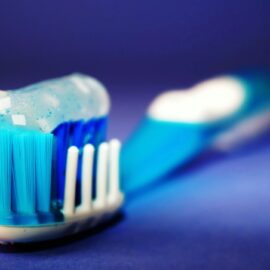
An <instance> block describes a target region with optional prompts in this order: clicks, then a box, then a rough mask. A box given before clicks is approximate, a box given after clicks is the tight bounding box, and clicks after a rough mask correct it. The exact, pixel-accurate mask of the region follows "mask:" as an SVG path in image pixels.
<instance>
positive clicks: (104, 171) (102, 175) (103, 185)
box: [96, 143, 109, 207]
mask: <svg viewBox="0 0 270 270" xmlns="http://www.w3.org/2000/svg"><path fill="white" fill-rule="evenodd" d="M108 152H109V146H108V143H102V144H100V146H99V149H98V159H97V160H98V161H97V196H96V206H97V207H104V206H105V205H106V194H107V179H108Z"/></svg>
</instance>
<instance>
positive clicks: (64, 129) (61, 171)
mask: <svg viewBox="0 0 270 270" xmlns="http://www.w3.org/2000/svg"><path fill="white" fill-rule="evenodd" d="M70 128H71V123H70V122H66V123H63V124H61V125H59V126H58V127H57V128H56V129H55V130H54V131H53V134H54V135H55V137H56V166H55V170H56V172H55V174H54V177H55V178H56V179H55V181H56V183H57V187H56V189H57V199H58V200H59V201H60V202H63V199H64V188H65V170H66V157H67V149H68V147H69V142H70V136H69V135H70Z"/></svg>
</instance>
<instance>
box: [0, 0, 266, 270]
mask: <svg viewBox="0 0 270 270" xmlns="http://www.w3.org/2000/svg"><path fill="white" fill-rule="evenodd" d="M269 13H270V2H269V1H268V0H254V1H251V0H246V1H243V0H238V1H237V0H234V1H233V0H226V1H221V0H220V1H218V0H205V1H199V0H198V1H196V0H193V1H192V0H181V1H176V0H175V1H174V0H172V1H165V0H164V1H162V0H156V1H154V0H144V1H142V0H137V1H127V0H126V1H124V0H115V1H108V0H107V1H105V0H99V1H90V0H88V1H87V0H76V1H75V0H74V1H67V0H66V1H64V0H59V1H48V0H46V1H45V0H40V1H34V0H24V1H15V0H8V1H0V88H2V89H10V88H16V87H19V86H24V85H26V84H30V83H33V82H35V81H38V80H42V79H46V78H50V77H57V76H61V75H64V74H67V73H71V72H75V71H80V72H84V73H87V74H91V75H93V76H96V77H97V78H99V79H100V80H101V81H102V82H104V84H105V85H106V86H107V87H108V89H109V92H110V94H111V97H112V104H113V106H112V114H111V122H110V123H111V125H110V136H116V137H119V138H121V139H125V138H126V137H127V136H128V134H130V132H131V130H132V129H133V128H134V126H135V125H136V123H137V121H138V120H139V119H140V117H141V116H142V115H143V113H144V111H145V109H146V106H147V104H148V103H149V102H150V101H151V100H152V99H153V98H154V96H155V95H156V94H157V93H159V92H161V91H163V90H165V89H168V88H173V87H185V86H187V85H189V84H192V83H194V82H197V81H199V80H202V79H204V78H207V77H209V76H213V75H215V74H218V73H224V72H228V71H232V70H238V69H241V68H248V67H265V68H269V66H270V50H269V48H270V16H269ZM256 148H257V149H256V150H254V149H253V150H252V151H251V149H247V150H250V151H247V153H241V154H238V155H234V156H227V155H224V154H220V153H219V154H218V153H211V154H207V155H204V156H202V157H201V158H200V159H198V160H197V161H196V162H194V163H193V164H192V165H190V166H189V167H188V168H185V169H184V170H183V171H179V172H176V173H175V174H173V175H171V176H170V177H169V179H164V183H163V184H162V185H160V186H157V187H156V188H154V189H153V190H151V191H145V193H144V194H137V195H136V196H133V197H132V198H131V200H130V201H129V202H128V203H127V205H126V208H125V211H124V213H125V214H124V216H123V217H122V218H121V219H119V220H117V221H116V222H115V224H112V226H108V227H106V228H101V229H100V230H99V231H95V232H94V233H87V234H84V235H81V236H79V237H76V238H71V239H68V240H65V241H57V242H53V243H50V244H40V245H35V246H18V247H13V248H12V247H1V249H0V252H1V253H0V269H18V268H21V269H37V268H38V269H83V268H85V269H116V268H118V269H151V268H155V269H193V270H194V269H245V270H247V269H270V257H269V248H270V210H269V205H270V182H269V181H270V172H269V154H270V145H269V142H268V138H266V140H264V141H260V142H258V145H257V147H256ZM142 150H143V149H142ZM165 180H166V181H165Z"/></svg>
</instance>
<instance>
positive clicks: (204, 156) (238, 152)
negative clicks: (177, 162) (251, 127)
mask: <svg viewBox="0 0 270 270" xmlns="http://www.w3.org/2000/svg"><path fill="white" fill-rule="evenodd" d="M267 146H270V128H269V129H267V130H266V131H265V132H264V133H263V134H260V135H258V136H257V137H256V138H253V139H252V140H251V141H250V142H249V143H248V144H246V145H242V146H240V147H238V148H236V149H231V150H228V151H223V150H219V149H215V148H209V149H207V150H205V151H204V152H202V153H201V154H200V155H198V156H197V157H196V158H194V159H193V160H191V161H189V162H187V163H186V164H185V165H183V166H179V167H177V168H173V169H172V170H170V171H169V172H168V173H167V174H165V175H163V176H161V177H160V178H159V179H155V181H153V182H152V183H151V184H149V185H147V186H144V187H142V188H140V189H137V190H134V191H131V192H130V193H128V196H126V197H127V200H126V203H130V202H132V201H133V200H136V198H138V197H139V196H143V195H146V194H147V193H148V192H151V191H153V190H154V189H158V188H161V187H162V186H163V185H168V184H170V183H171V182H172V181H179V176H182V178H181V180H183V181H185V177H186V176H187V175H189V174H191V173H193V172H195V171H197V170H200V169H201V168H203V167H205V166H209V165H211V164H213V163H217V162H222V161H223V160H226V159H234V158H239V157H243V156H248V155H251V154H252V153H256V152H257V151H260V150H261V149H263V148H265V147H267Z"/></svg>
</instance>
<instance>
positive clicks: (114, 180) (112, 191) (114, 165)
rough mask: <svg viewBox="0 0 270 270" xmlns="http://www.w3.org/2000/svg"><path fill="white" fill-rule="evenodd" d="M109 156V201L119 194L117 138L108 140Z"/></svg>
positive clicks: (118, 145) (119, 145)
mask: <svg viewBox="0 0 270 270" xmlns="http://www.w3.org/2000/svg"><path fill="white" fill-rule="evenodd" d="M109 145H110V151H109V152H110V156H109V196H108V199H109V201H110V202H111V201H114V200H115V199H117V197H118V196H119V192H120V187H119V152H120V147H121V144H120V142H119V140H116V139H114V140H111V141H110V144H109Z"/></svg>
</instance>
